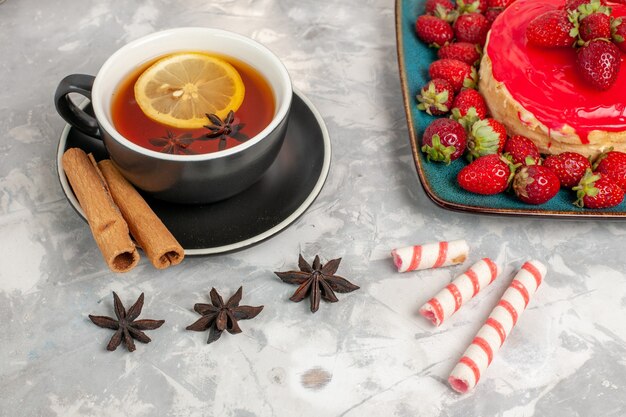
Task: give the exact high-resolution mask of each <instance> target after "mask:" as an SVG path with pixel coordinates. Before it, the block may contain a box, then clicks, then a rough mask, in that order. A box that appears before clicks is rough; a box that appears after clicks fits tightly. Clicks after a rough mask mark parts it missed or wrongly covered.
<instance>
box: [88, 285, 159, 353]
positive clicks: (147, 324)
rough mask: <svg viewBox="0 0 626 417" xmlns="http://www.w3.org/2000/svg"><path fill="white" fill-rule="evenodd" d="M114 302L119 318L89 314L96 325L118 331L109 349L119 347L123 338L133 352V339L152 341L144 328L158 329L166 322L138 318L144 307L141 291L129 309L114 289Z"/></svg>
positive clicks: (116, 314) (143, 341)
mask: <svg viewBox="0 0 626 417" xmlns="http://www.w3.org/2000/svg"><path fill="white" fill-rule="evenodd" d="M113 303H114V306H115V316H116V317H117V320H115V319H113V318H111V317H106V316H92V315H91V314H90V315H89V318H90V319H91V321H92V322H93V323H94V324H95V325H96V326H100V327H104V328H107V329H113V330H115V331H116V332H115V334H113V337H111V340H110V341H109V344H108V345H107V350H115V349H117V347H118V346H119V345H120V344H121V343H122V340H123V341H124V344H125V345H126V349H128V351H129V352H132V351H134V350H135V342H134V341H133V339H137V340H138V341H140V342H142V343H149V342H150V338H149V337H148V336H147V335H146V334H145V333H144V332H142V330H154V329H158V328H159V327H161V325H162V324H163V323H165V320H148V319H146V320H137V317H139V315H140V314H141V309H142V308H143V293H141V295H140V296H139V298H138V299H137V301H135V304H133V305H132V306H131V307H130V308H129V309H128V311H126V310H125V309H124V305H123V304H122V302H121V301H120V298H119V297H118V296H117V294H116V293H115V291H113Z"/></svg>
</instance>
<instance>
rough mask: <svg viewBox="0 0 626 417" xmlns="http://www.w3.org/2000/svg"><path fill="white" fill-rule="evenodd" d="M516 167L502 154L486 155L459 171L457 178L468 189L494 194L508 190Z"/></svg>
mask: <svg viewBox="0 0 626 417" xmlns="http://www.w3.org/2000/svg"><path fill="white" fill-rule="evenodd" d="M514 171H515V167H513V166H512V165H511V163H510V162H509V161H508V160H507V159H506V158H504V157H503V156H501V155H496V154H492V155H486V156H481V157H480V158H478V159H476V160H475V161H474V162H472V163H471V164H469V165H467V166H465V167H463V169H461V171H459V173H458V175H457V177H456V180H457V182H458V184H459V185H460V186H461V188H463V189H464V190H466V191H469V192H471V193H475V194H483V195H492V194H498V193H501V192H503V191H504V190H506V188H507V187H508V186H509V183H510V182H511V179H512V178H513V173H514Z"/></svg>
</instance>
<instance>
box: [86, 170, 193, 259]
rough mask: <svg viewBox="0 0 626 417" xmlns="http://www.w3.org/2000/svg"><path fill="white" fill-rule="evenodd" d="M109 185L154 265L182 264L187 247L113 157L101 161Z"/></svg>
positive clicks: (103, 173) (131, 228)
mask: <svg viewBox="0 0 626 417" xmlns="http://www.w3.org/2000/svg"><path fill="white" fill-rule="evenodd" d="M98 168H100V172H101V173H102V175H103V176H104V179H105V180H106V182H107V185H108V187H109V192H110V193H111V197H113V201H115V203H116V204H117V206H118V207H119V209H120V211H121V212H122V216H124V219H125V220H126V222H127V223H128V227H129V228H130V233H131V234H132V235H133V237H134V238H135V240H136V241H137V243H138V244H139V246H140V247H141V248H142V249H143V251H144V252H145V253H146V255H147V256H148V258H149V259H150V262H152V265H154V267H155V268H158V269H163V268H167V267H168V266H171V265H177V264H179V263H180V262H181V261H182V260H183V258H184V257H185V253H184V250H183V248H182V246H181V245H180V243H178V241H177V240H176V238H175V237H174V236H173V235H172V234H171V233H170V231H169V230H168V229H167V227H165V225H164V224H163V222H162V221H161V220H160V219H159V218H158V217H157V215H156V214H155V213H154V212H153V211H152V209H151V208H150V206H149V205H148V204H147V203H146V201H145V200H144V199H143V197H142V196H141V195H140V194H139V193H138V192H137V190H136V189H135V187H133V186H132V185H131V184H130V183H129V182H128V181H127V180H126V178H124V177H123V176H122V174H121V173H120V172H119V170H118V169H117V167H116V166H115V164H114V163H113V162H112V161H111V160H108V159H106V160H103V161H100V162H99V163H98Z"/></svg>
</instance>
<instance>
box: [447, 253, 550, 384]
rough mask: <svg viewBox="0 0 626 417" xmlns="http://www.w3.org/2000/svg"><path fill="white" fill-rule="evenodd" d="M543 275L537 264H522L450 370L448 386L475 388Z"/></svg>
mask: <svg viewBox="0 0 626 417" xmlns="http://www.w3.org/2000/svg"><path fill="white" fill-rule="evenodd" d="M545 275H546V267H545V265H544V264H542V263H541V262H539V261H528V262H526V263H525V264H524V265H523V266H522V269H520V271H519V272H518V273H517V275H515V278H513V282H511V285H510V286H509V288H507V290H506V291H505V292H504V295H503V296H502V299H501V300H500V302H499V303H498V305H497V306H496V307H495V308H494V309H493V311H492V312H491V314H490V315H489V318H488V319H487V321H486V322H485V324H484V325H483V327H481V328H480V330H479V331H478V334H477V335H476V337H475V338H474V340H473V341H472V344H471V345H470V346H469V347H468V348H467V349H466V350H465V353H464V354H463V356H462V357H461V359H460V360H459V363H458V364H457V365H456V366H455V367H454V369H453V370H452V373H451V374H450V377H449V378H448V383H449V384H450V386H451V387H452V388H453V389H454V390H455V391H458V392H460V393H465V392H467V391H469V390H471V389H472V388H474V387H475V386H476V384H477V383H478V381H479V380H480V376H481V375H482V374H483V372H484V371H485V370H486V369H487V367H488V366H489V364H491V360H492V359H493V357H494V355H495V354H496V352H498V350H499V349H500V347H501V346H502V344H503V343H504V341H505V340H506V338H507V336H508V335H509V333H510V332H511V330H512V329H513V326H515V323H517V320H518V319H519V316H520V315H521V314H522V313H523V312H524V310H525V309H526V306H527V305H528V301H529V299H530V297H531V296H532V295H533V294H534V293H535V291H537V288H539V285H540V284H541V281H542V280H543V278H544V277H545Z"/></svg>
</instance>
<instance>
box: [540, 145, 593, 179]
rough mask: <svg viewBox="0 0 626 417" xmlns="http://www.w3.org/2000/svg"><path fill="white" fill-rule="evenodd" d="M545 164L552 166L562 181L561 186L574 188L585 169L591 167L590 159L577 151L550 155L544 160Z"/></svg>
mask: <svg viewBox="0 0 626 417" xmlns="http://www.w3.org/2000/svg"><path fill="white" fill-rule="evenodd" d="M543 166H545V167H547V168H550V169H551V170H552V171H554V173H555V174H556V176H557V177H559V181H560V182H561V186H563V187H565V188H572V187H574V186H576V185H577V184H578V183H579V182H580V180H581V179H582V177H583V175H585V171H586V170H587V169H588V168H591V163H589V159H587V158H585V157H584V156H583V155H581V154H579V153H576V152H563V153H560V154H558V155H550V156H548V157H547V158H546V159H545V160H544V161H543Z"/></svg>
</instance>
